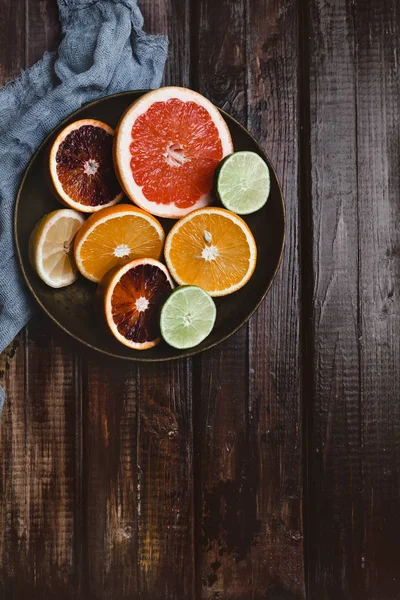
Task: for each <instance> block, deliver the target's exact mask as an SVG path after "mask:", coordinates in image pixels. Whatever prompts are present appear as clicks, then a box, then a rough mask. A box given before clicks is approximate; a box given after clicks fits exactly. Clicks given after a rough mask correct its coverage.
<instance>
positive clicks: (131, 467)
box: [83, 358, 139, 600]
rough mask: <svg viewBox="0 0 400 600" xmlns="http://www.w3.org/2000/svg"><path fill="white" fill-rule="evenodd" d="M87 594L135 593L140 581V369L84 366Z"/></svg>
mask: <svg viewBox="0 0 400 600" xmlns="http://www.w3.org/2000/svg"><path fill="white" fill-rule="evenodd" d="M83 374H84V376H83V380H84V398H85V409H84V415H85V421H84V438H83V443H84V454H83V460H84V465H83V477H84V481H83V487H84V493H85V504H84V518H83V525H84V535H85V554H86V560H85V559H84V569H85V574H86V578H87V580H86V582H85V597H87V598H99V599H100V598H121V600H122V599H123V598H133V597H135V594H136V593H137V590H138V589H139V581H138V564H137V563H138V523H137V496H138V490H137V486H138V479H137V467H136V461H137V458H136V456H137V450H136V448H137V435H138V427H137V401H138V377H137V369H135V368H130V369H129V368H127V367H126V366H125V367H124V366H123V365H122V366H121V365H120V364H116V363H112V364H111V365H106V364H105V363H104V361H98V360H97V359H96V358H94V359H92V360H90V361H89V362H88V363H86V362H85V364H84V370H83Z"/></svg>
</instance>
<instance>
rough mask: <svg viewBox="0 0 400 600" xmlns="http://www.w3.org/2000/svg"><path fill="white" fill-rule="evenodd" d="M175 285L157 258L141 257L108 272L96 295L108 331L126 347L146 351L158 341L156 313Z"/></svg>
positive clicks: (158, 327) (157, 314)
mask: <svg viewBox="0 0 400 600" xmlns="http://www.w3.org/2000/svg"><path fill="white" fill-rule="evenodd" d="M173 287H174V284H173V283H172V279H171V277H170V275H169V273H168V271H167V269H166V267H165V266H164V265H163V264H162V263H160V262H159V261H158V260H153V259H151V258H142V259H138V260H133V261H131V262H128V263H126V264H125V265H123V266H122V267H121V266H120V267H116V268H114V269H112V270H111V271H109V272H108V273H107V275H106V276H105V277H104V278H103V279H102V281H101V283H100V285H99V287H98V290H97V296H98V299H99V300H100V304H101V309H102V312H103V313H104V315H105V319H106V322H107V325H108V327H109V328H110V331H111V333H112V334H113V335H114V337H116V339H117V340H119V341H120V342H121V343H122V344H124V345H125V346H129V348H134V349H135V350H147V349H149V348H153V346H156V345H157V344H158V343H159V342H160V325H159V313H160V310H161V306H162V304H163V302H164V300H165V297H166V296H167V295H168V293H169V292H171V290H172V289H173Z"/></svg>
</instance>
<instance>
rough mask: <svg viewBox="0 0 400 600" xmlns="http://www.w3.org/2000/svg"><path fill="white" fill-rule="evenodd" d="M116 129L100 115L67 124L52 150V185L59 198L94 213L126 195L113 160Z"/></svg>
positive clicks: (76, 207) (63, 202) (76, 208)
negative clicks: (97, 117)
mask: <svg viewBox="0 0 400 600" xmlns="http://www.w3.org/2000/svg"><path fill="white" fill-rule="evenodd" d="M113 141H114V130H113V129H111V127H109V126H108V125H107V124H106V123H102V122H101V121H97V120H96V119H81V120H80V121H75V122H74V123H71V124H70V125H68V126H67V127H65V128H64V129H63V130H62V131H61V132H60V133H59V134H58V136H57V137H56V139H55V141H54V142H53V145H52V146H51V148H50V152H49V163H48V166H49V174H50V187H51V190H52V191H53V193H54V194H55V196H56V197H57V198H58V200H59V201H60V202H61V203H62V204H65V205H67V206H69V207H70V208H74V209H75V210H78V211H80V212H86V213H93V212H96V211H99V210H101V209H103V208H105V207H107V206H113V205H114V204H117V203H118V202H119V201H120V200H121V199H122V196H123V193H122V190H121V186H120V184H119V182H118V178H117V176H116V174H115V169H114V164H113V151H112V149H113Z"/></svg>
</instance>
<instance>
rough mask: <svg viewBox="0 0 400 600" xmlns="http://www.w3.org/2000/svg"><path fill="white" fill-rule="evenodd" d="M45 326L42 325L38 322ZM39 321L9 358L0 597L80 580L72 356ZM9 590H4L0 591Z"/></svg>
mask: <svg viewBox="0 0 400 600" xmlns="http://www.w3.org/2000/svg"><path fill="white" fill-rule="evenodd" d="M36 326H39V327H43V323H36ZM34 327H35V326H31V327H30V329H29V332H30V335H31V336H33V335H35V337H34V338H33V337H31V338H30V340H29V341H28V339H27V333H26V334H23V335H20V336H19V337H18V338H17V339H16V340H15V341H14V342H13V344H12V345H11V347H10V348H9V349H8V351H7V352H6V353H5V354H4V356H3V359H2V360H3V365H4V368H5V371H6V374H5V391H6V395H7V401H6V405H5V408H4V414H3V416H2V422H1V447H0V457H1V464H2V468H1V483H0V499H1V501H0V506H1V508H0V522H1V527H0V530H1V537H0V556H1V569H0V596H1V597H4V598H9V597H13V594H14V595H15V597H16V598H24V597H28V596H29V597H30V598H37V597H43V596H45V597H52V598H53V597H59V598H71V597H72V594H73V593H75V590H77V588H78V584H79V576H80V575H79V566H78V564H77V556H78V554H79V553H78V552H77V548H76V537H75V525H76V520H75V516H76V514H77V511H78V509H79V506H78V505H77V501H76V493H75V492H76V490H75V477H76V475H77V473H76V462H77V461H76V459H77V456H76V451H77V448H78V447H79V445H78V440H77V435H76V425H77V415H76V405H75V402H76V401H79V398H80V394H79V387H80V386H79V381H78V380H77V379H76V376H75V373H76V364H75V357H74V354H71V353H68V351H67V350H65V349H61V347H60V346H59V345H58V344H57V343H55V342H54V341H53V340H52V339H51V338H49V337H48V336H47V335H42V333H41V332H40V333H39V332H38V331H37V330H36V332H35V333H34ZM2 594H4V596H3V595H2Z"/></svg>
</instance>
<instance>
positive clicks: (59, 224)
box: [29, 208, 84, 288]
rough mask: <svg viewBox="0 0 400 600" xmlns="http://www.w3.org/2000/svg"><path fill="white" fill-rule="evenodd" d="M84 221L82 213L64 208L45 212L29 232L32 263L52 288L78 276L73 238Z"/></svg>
mask: <svg viewBox="0 0 400 600" xmlns="http://www.w3.org/2000/svg"><path fill="white" fill-rule="evenodd" d="M83 222H84V217H83V215H81V214H80V213H78V212H76V211H75V210H71V209H68V208H64V209H60V210H55V211H53V212H51V213H49V214H48V215H45V216H44V217H43V218H42V219H40V221H39V222H38V223H37V224H36V226H35V228H34V230H33V231H32V233H31V236H30V239H29V259H30V262H31V265H32V267H33V268H34V269H35V271H36V273H37V274H38V275H39V277H40V278H41V279H42V280H43V281H44V282H45V283H47V285H49V286H50V287H52V288H61V287H65V286H67V285H70V284H71V283H74V281H76V279H77V278H78V269H77V268H76V266H75V262H74V257H73V240H74V237H75V235H76V233H77V232H78V231H79V229H80V227H81V226H82V223H83Z"/></svg>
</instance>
